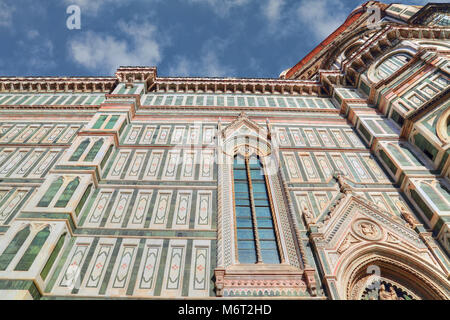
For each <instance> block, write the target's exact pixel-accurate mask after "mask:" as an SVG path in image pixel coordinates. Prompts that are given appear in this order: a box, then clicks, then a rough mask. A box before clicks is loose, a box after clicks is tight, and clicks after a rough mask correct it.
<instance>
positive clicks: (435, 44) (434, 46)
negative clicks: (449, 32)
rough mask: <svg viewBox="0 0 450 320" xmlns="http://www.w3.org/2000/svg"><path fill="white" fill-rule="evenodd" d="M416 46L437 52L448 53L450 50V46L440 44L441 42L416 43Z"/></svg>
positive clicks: (443, 43)
mask: <svg viewBox="0 0 450 320" xmlns="http://www.w3.org/2000/svg"><path fill="white" fill-rule="evenodd" d="M416 43H417V44H418V45H420V46H421V47H423V48H432V49H436V50H439V51H448V50H450V44H448V43H445V42H441V41H431V40H427V41H416Z"/></svg>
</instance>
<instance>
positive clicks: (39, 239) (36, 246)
mask: <svg viewBox="0 0 450 320" xmlns="http://www.w3.org/2000/svg"><path fill="white" fill-rule="evenodd" d="M49 235H50V227H49V226H46V227H45V228H44V229H42V230H41V231H39V232H38V233H37V234H36V236H35V237H34V239H33V241H31V243H30V246H29V247H28V248H27V250H26V251H25V253H24V254H23V256H22V258H21V259H20V261H19V263H18V264H17V266H16V268H15V269H14V270H16V271H28V270H29V269H30V267H31V265H32V264H33V262H34V260H35V259H36V257H37V255H38V254H39V251H41V249H42V246H43V245H44V243H45V241H46V240H47V238H48V236H49Z"/></svg>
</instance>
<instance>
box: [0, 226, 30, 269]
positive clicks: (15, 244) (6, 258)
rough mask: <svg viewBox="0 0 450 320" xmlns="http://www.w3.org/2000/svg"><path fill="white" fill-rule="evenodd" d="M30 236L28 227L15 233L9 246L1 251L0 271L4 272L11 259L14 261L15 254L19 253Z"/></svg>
mask: <svg viewBox="0 0 450 320" xmlns="http://www.w3.org/2000/svg"><path fill="white" fill-rule="evenodd" d="M29 234H30V225H28V226H26V227H25V228H23V229H22V230H20V231H19V232H17V233H16V235H15V236H14V238H13V239H12V240H11V242H10V243H9V245H8V246H7V247H6V249H5V251H3V253H2V255H1V256H0V271H4V270H6V268H8V266H9V264H10V263H11V261H12V259H14V257H15V255H16V254H17V252H19V250H20V248H21V247H22V245H23V243H24V242H25V240H26V239H27V238H28V235H29Z"/></svg>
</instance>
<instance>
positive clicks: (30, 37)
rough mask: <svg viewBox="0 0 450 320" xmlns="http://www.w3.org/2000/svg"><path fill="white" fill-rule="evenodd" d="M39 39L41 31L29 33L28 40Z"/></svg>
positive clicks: (29, 31)
mask: <svg viewBox="0 0 450 320" xmlns="http://www.w3.org/2000/svg"><path fill="white" fill-rule="evenodd" d="M37 37H39V31H37V30H28V31H27V38H28V39H30V40H33V39H36V38H37Z"/></svg>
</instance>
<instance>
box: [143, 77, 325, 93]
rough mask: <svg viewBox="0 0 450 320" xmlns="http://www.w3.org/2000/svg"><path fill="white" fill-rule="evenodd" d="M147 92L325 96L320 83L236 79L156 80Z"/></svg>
mask: <svg viewBox="0 0 450 320" xmlns="http://www.w3.org/2000/svg"><path fill="white" fill-rule="evenodd" d="M149 91H155V92H177V93H179V92H182V93H183V92H184V93H243V94H245V93H249V94H286V95H309V96H323V95H326V93H325V91H324V90H323V88H322V86H321V84H320V82H318V81H304V80H279V79H245V78H244V79H238V78H156V80H155V83H154V84H153V86H152V87H151V88H149Z"/></svg>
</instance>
